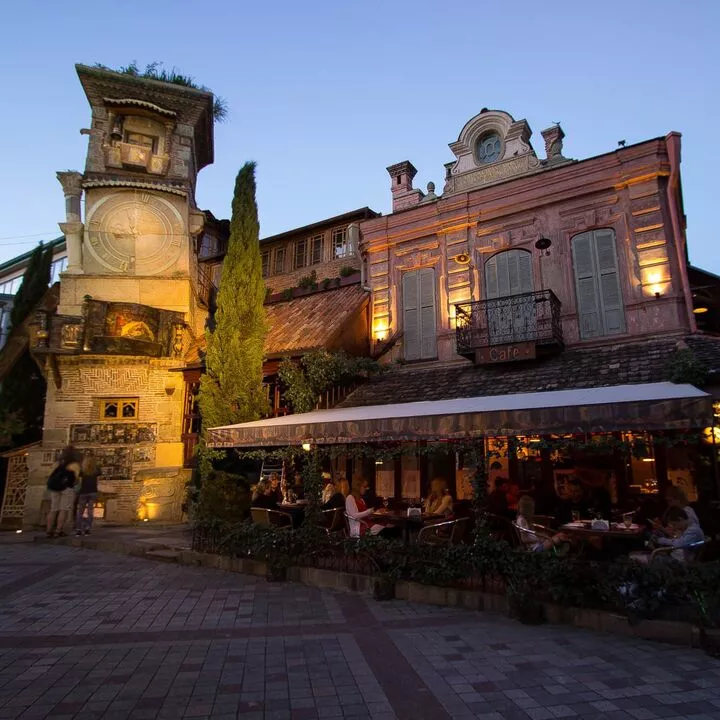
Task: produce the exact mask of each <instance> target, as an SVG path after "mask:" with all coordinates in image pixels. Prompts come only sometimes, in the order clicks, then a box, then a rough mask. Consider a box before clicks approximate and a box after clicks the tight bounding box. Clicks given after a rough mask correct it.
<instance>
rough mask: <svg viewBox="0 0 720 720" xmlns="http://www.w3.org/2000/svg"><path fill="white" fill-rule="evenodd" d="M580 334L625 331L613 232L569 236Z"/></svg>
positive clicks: (589, 336) (603, 333)
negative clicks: (570, 237)
mask: <svg viewBox="0 0 720 720" xmlns="http://www.w3.org/2000/svg"><path fill="white" fill-rule="evenodd" d="M572 255H573V268H574V271H575V288H576V291H577V304H578V318H579V322H580V337H582V338H591V337H599V336H602V335H617V334H619V333H623V332H625V309H624V307H623V299H622V293H621V291H620V276H619V273H618V265H617V254H616V252H615V231H614V230H611V229H610V228H603V229H602V230H591V231H589V232H584V233H581V234H580V235H575V237H574V238H573V239H572Z"/></svg>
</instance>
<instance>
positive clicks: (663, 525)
mask: <svg viewBox="0 0 720 720" xmlns="http://www.w3.org/2000/svg"><path fill="white" fill-rule="evenodd" d="M665 500H666V501H667V504H668V509H667V510H666V512H665V515H664V516H663V519H662V520H652V521H651V524H652V526H653V529H654V530H655V531H656V532H657V533H658V534H661V535H666V536H668V537H669V536H671V535H673V530H672V528H670V527H669V522H668V518H667V516H668V513H669V512H670V510H671V509H672V508H680V509H681V510H683V511H684V512H685V514H686V515H687V519H688V522H689V523H690V525H691V526H692V525H695V526H697V527H700V520H698V516H697V514H696V513H695V511H694V510H693V509H692V508H691V507H690V505H689V504H688V498H687V495H686V494H685V492H684V491H683V490H682V489H681V488H679V487H675V486H674V485H671V486H670V487H669V488H668V490H667V492H666V493H665Z"/></svg>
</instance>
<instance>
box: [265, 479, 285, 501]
mask: <svg viewBox="0 0 720 720" xmlns="http://www.w3.org/2000/svg"><path fill="white" fill-rule="evenodd" d="M268 486H269V493H268V494H269V495H270V496H271V497H273V498H274V499H275V504H276V505H279V504H280V503H281V502H282V501H283V492H282V489H281V487H280V476H279V475H278V474H277V473H270V477H269V478H268Z"/></svg>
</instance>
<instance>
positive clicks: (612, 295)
mask: <svg viewBox="0 0 720 720" xmlns="http://www.w3.org/2000/svg"><path fill="white" fill-rule="evenodd" d="M595 252H596V255H597V267H598V273H599V276H600V283H599V284H600V301H601V304H602V312H603V321H604V324H605V334H606V335H617V334H618V333H622V332H625V312H624V310H623V302H622V294H621V292H620V278H619V276H618V269H617V255H616V253H615V233H614V232H613V231H612V230H596V231H595Z"/></svg>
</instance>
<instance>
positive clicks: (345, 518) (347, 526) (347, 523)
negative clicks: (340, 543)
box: [340, 508, 357, 539]
mask: <svg viewBox="0 0 720 720" xmlns="http://www.w3.org/2000/svg"><path fill="white" fill-rule="evenodd" d="M340 510H341V511H342V514H343V522H344V523H345V537H349V538H351V537H352V535H351V534H350V516H349V515H348V514H347V512H345V511H344V510H343V509H342V508H340ZM356 539H357V538H356Z"/></svg>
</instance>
